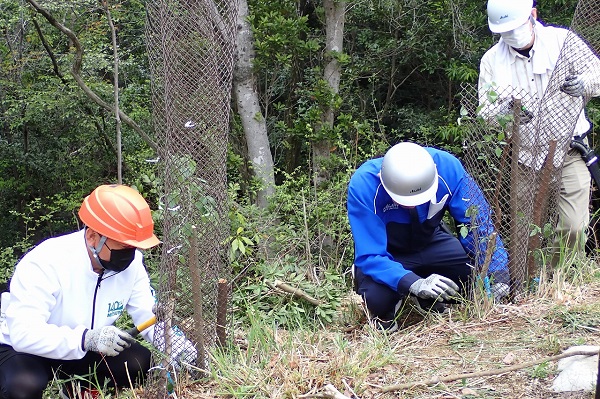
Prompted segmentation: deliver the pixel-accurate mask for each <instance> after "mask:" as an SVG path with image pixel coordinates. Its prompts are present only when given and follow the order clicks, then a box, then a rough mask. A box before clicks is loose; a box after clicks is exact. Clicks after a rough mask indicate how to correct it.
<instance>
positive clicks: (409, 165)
mask: <svg viewBox="0 0 600 399" xmlns="http://www.w3.org/2000/svg"><path fill="white" fill-rule="evenodd" d="M380 179H381V184H382V185H383V187H384V188H385V191H387V193H388V194H389V195H390V197H392V199H393V200H394V202H397V203H398V204H400V205H404V206H417V205H421V204H424V203H426V202H428V201H430V200H431V199H433V198H434V197H435V194H436V192H437V187H438V174H437V168H436V166H435V163H434V162H433V158H432V157H431V155H429V153H428V152H427V150H425V149H424V148H423V147H421V146H420V145H418V144H415V143H408V142H406V143H399V144H396V145H395V146H393V147H392V148H390V149H389V150H388V152H386V154H385V156H384V157H383V162H382V164H381V173H380Z"/></svg>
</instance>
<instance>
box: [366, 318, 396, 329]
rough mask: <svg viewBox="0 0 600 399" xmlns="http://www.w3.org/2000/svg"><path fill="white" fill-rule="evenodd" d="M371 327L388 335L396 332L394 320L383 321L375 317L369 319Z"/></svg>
mask: <svg viewBox="0 0 600 399" xmlns="http://www.w3.org/2000/svg"><path fill="white" fill-rule="evenodd" d="M371 325H372V326H373V327H374V328H375V329H376V330H379V331H385V332H388V333H393V332H395V331H398V322H397V321H396V320H389V321H384V320H381V319H380V318H379V317H375V318H373V319H371Z"/></svg>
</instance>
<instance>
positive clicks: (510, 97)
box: [460, 0, 600, 297]
mask: <svg viewBox="0 0 600 399" xmlns="http://www.w3.org/2000/svg"><path fill="white" fill-rule="evenodd" d="M599 45H600V1H598V0H581V1H580V2H579V3H578V6H577V9H576V12H575V17H574V20H573V24H572V26H571V28H570V29H569V30H568V32H567V34H566V39H565V41H564V45H563V46H562V48H561V49H560V53H559V54H557V55H558V61H557V62H556V65H555V67H554V71H553V73H552V75H551V77H550V79H549V81H548V83H547V88H546V89H545V90H544V92H543V95H542V96H541V97H540V98H538V97H537V96H536V95H535V94H533V95H532V94H531V93H529V92H528V91H525V90H519V89H514V88H512V87H511V86H510V82H509V83H507V84H506V83H502V82H493V84H492V85H489V87H479V88H478V87H476V86H475V85H470V84H465V85H463V87H462V90H461V93H460V95H461V102H462V104H461V106H462V108H461V117H460V122H461V124H462V125H463V126H464V128H465V132H466V134H465V142H464V150H465V151H464V162H465V166H466V168H467V170H468V171H469V172H470V174H471V175H472V176H473V178H474V180H475V181H476V182H477V183H478V185H479V186H480V188H481V190H482V192H483V193H484V195H485V197H486V199H487V200H488V202H489V203H490V207H491V209H492V218H493V223H494V225H495V228H496V230H497V232H498V235H499V237H500V238H501V239H502V241H503V242H504V245H505V247H506V248H507V251H508V254H509V256H508V269H509V274H510V281H511V294H512V296H513V297H514V296H516V295H518V294H519V293H521V292H522V291H523V290H524V289H526V288H527V287H528V285H529V284H531V283H534V282H535V281H536V278H537V277H539V276H540V273H541V267H551V266H552V265H555V264H557V260H560V259H561V257H564V256H565V253H566V252H568V251H565V247H564V240H560V237H564V236H563V235H561V234H559V233H558V230H556V227H557V221H558V204H559V194H560V189H561V181H562V177H563V176H562V173H563V165H565V164H566V162H570V161H569V160H570V159H571V160H574V159H577V160H580V158H581V154H580V153H579V152H578V151H577V150H576V149H574V148H572V147H571V143H572V140H573V138H574V136H578V135H583V134H584V133H585V132H586V131H587V130H588V128H589V125H588V124H587V123H586V122H585V121H584V119H583V118H584V116H583V115H582V111H583V110H584V108H585V105H586V104H587V102H588V101H589V100H590V98H591V96H598V95H599V94H600V60H599V59H598V50H599ZM539 48H540V47H538V51H542V50H539ZM548 49H549V47H548ZM550 51H551V50H550ZM537 57H540V55H538V56H537ZM549 58H551V57H549ZM538 59H539V58H538ZM533 62H535V61H533ZM507 73H509V74H510V71H508V72H507ZM574 75H578V76H579V77H581V78H582V79H583V81H584V83H585V91H584V93H583V95H582V96H580V97H574V96H571V95H568V94H566V93H564V92H563V91H561V86H562V84H563V83H564V82H565V80H566V79H567V78H568V77H570V76H574ZM504 80H506V81H510V80H511V79H510V76H509V77H508V78H506V79H504ZM584 142H585V141H584ZM565 160H566V161H565ZM587 176H588V175H587V171H586V177H587ZM474 193H476V191H474ZM472 218H473V219H474V224H476V225H477V224H480V223H482V219H480V218H481V215H478V214H476V213H474V214H473V215H472ZM478 239H479V240H480V241H481V240H484V241H485V240H490V237H479V238H478ZM578 239H579V240H585V237H583V236H579V237H578ZM480 258H484V259H485V257H483V256H482V257H480ZM480 263H481V262H480ZM477 266H478V267H479V268H482V267H485V266H486V265H485V264H481V265H477Z"/></svg>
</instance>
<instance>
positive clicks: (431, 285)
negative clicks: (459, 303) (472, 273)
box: [408, 274, 458, 300]
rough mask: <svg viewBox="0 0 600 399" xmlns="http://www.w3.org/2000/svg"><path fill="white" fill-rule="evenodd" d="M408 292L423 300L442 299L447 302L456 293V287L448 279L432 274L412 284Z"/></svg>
mask: <svg viewBox="0 0 600 399" xmlns="http://www.w3.org/2000/svg"><path fill="white" fill-rule="evenodd" d="M408 291H409V292H410V293H411V294H413V295H415V296H418V297H419V298H423V299H437V298H442V299H443V300H449V299H450V298H451V297H453V296H456V294H457V293H458V285H456V283H455V282H454V281H452V280H450V279H449V278H448V277H444V276H440V275H439V274H432V275H431V276H429V277H427V278H420V279H418V280H417V281H415V282H414V283H412V285H411V286H410V288H409V289H408Z"/></svg>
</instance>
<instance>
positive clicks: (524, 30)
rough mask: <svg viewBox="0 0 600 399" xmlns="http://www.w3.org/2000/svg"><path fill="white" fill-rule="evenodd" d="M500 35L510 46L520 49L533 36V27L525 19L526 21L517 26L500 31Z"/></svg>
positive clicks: (529, 41)
mask: <svg viewBox="0 0 600 399" xmlns="http://www.w3.org/2000/svg"><path fill="white" fill-rule="evenodd" d="M500 36H502V40H504V43H506V44H508V45H509V46H510V47H513V48H516V49H522V48H523V47H525V46H527V45H528V44H529V43H531V39H532V38H533V29H532V26H531V24H530V23H529V20H527V22H525V23H524V24H523V25H521V26H519V27H518V28H516V29H513V30H510V31H508V32H504V33H501V34H500Z"/></svg>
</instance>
